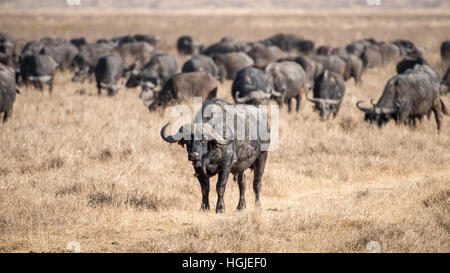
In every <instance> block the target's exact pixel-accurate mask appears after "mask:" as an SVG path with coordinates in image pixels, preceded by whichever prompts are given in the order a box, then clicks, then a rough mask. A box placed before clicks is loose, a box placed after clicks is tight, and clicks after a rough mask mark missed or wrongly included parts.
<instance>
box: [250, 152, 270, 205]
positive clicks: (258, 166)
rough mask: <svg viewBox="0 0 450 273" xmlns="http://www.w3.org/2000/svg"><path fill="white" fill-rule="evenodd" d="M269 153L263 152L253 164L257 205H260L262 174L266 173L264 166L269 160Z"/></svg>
mask: <svg viewBox="0 0 450 273" xmlns="http://www.w3.org/2000/svg"><path fill="white" fill-rule="evenodd" d="M267 154H268V152H267V151H265V152H261V154H260V155H259V157H258V159H257V160H256V162H255V163H254V165H253V173H254V177H253V192H254V193H255V202H256V205H257V206H259V205H260V202H259V193H260V191H261V180H262V176H263V173H264V167H265V165H266V161H267Z"/></svg>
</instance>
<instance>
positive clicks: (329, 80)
mask: <svg viewBox="0 0 450 273" xmlns="http://www.w3.org/2000/svg"><path fill="white" fill-rule="evenodd" d="M308 94H309V91H308V92H307V93H306V99H307V100H308V101H310V102H312V103H314V108H315V109H316V110H318V111H319V115H320V118H321V120H327V119H328V118H329V116H330V114H333V118H334V117H336V115H337V113H338V112H339V108H340V106H341V103H342V100H343V99H344V94H345V84H344V79H343V78H342V76H341V75H340V74H337V73H334V72H331V71H328V70H325V71H324V72H323V73H322V74H321V75H320V76H319V77H318V78H317V79H316V81H315V83H314V98H310V97H308Z"/></svg>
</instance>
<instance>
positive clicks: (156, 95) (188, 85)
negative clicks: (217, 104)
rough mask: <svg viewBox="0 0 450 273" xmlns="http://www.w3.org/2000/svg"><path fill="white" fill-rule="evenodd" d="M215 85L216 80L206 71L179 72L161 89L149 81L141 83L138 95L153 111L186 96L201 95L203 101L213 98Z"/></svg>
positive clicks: (215, 90) (215, 91) (216, 84)
mask: <svg viewBox="0 0 450 273" xmlns="http://www.w3.org/2000/svg"><path fill="white" fill-rule="evenodd" d="M217 86H218V83H217V80H216V79H214V78H213V77H212V76H211V74H209V73H207V72H189V73H180V74H175V75H174V76H173V77H171V78H170V79H169V80H168V81H167V82H166V84H165V85H164V86H163V87H162V89H161V90H157V89H156V87H155V86H154V85H153V84H152V83H151V82H146V83H143V84H142V91H141V94H140V95H139V97H140V99H141V100H142V101H143V103H144V105H145V106H146V107H148V109H149V110H150V111H154V110H156V109H158V108H161V107H165V106H167V105H168V104H170V103H176V102H181V101H182V100H185V99H187V98H193V97H202V99H203V101H206V100H209V99H212V98H215V97H216V95H217Z"/></svg>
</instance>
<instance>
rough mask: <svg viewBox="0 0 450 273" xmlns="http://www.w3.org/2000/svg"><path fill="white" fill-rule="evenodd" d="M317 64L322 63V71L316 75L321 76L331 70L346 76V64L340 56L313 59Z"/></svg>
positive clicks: (319, 56) (318, 56)
mask: <svg viewBox="0 0 450 273" xmlns="http://www.w3.org/2000/svg"><path fill="white" fill-rule="evenodd" d="M312 59H313V60H314V61H315V62H317V63H320V64H321V65H322V66H321V68H322V71H317V74H316V75H320V74H321V73H322V72H323V71H325V70H329V71H331V72H334V73H337V74H340V75H342V76H343V75H344V73H345V68H346V63H345V61H344V60H342V59H341V58H339V57H338V56H334V55H331V56H322V55H317V56H314V57H313V58H312Z"/></svg>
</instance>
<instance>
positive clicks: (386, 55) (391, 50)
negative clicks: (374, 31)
mask: <svg viewBox="0 0 450 273" xmlns="http://www.w3.org/2000/svg"><path fill="white" fill-rule="evenodd" d="M379 49H380V52H381V56H382V57H383V63H385V64H386V63H389V62H396V61H398V60H399V59H400V57H401V52H400V48H399V47H398V46H397V45H395V44H393V43H387V42H380V43H379Z"/></svg>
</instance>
